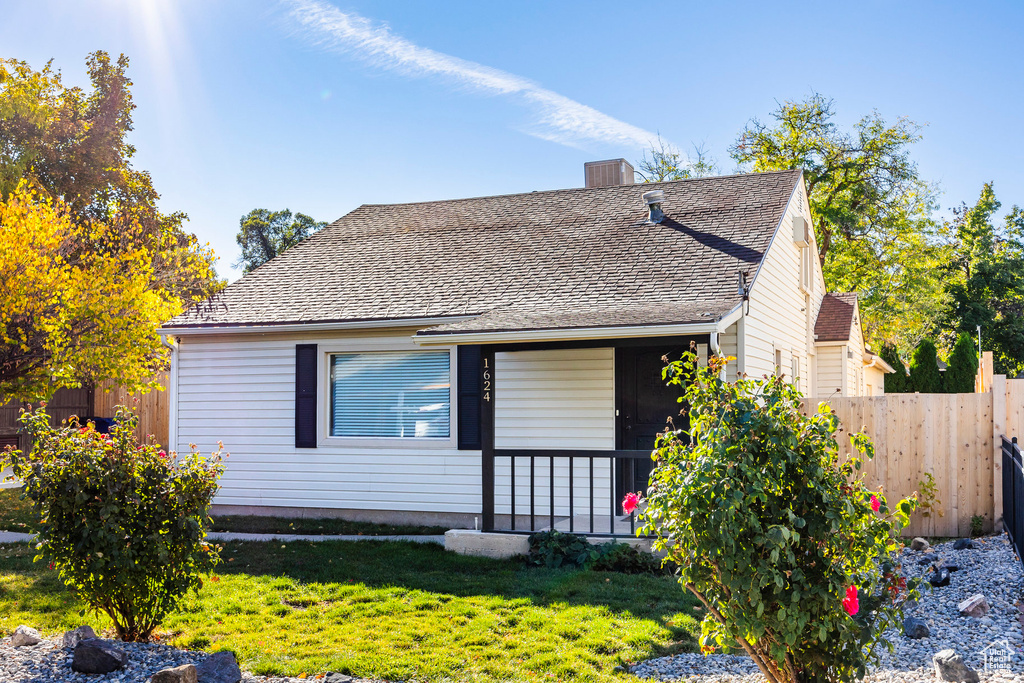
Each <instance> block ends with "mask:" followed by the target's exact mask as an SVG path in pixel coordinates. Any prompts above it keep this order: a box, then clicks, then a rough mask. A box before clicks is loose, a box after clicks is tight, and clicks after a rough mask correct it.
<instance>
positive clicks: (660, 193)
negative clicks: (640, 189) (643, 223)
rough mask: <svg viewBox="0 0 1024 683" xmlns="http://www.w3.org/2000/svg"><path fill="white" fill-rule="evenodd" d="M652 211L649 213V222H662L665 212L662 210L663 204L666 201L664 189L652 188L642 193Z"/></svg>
mask: <svg viewBox="0 0 1024 683" xmlns="http://www.w3.org/2000/svg"><path fill="white" fill-rule="evenodd" d="M641 196H642V197H643V198H644V202H645V203H646V204H647V208H648V210H649V211H650V213H649V214H648V215H647V222H648V223H660V222H661V219H663V218H664V217H665V214H664V213H662V211H661V204H662V202H664V201H665V192H664V190H651V191H650V192H644V193H643V194H642V195H641Z"/></svg>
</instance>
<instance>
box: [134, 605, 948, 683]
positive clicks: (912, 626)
mask: <svg viewBox="0 0 1024 683" xmlns="http://www.w3.org/2000/svg"><path fill="white" fill-rule="evenodd" d="M931 634H932V631H931V629H930V628H928V624H927V623H926V622H925V620H924V619H918V618H917V617H907V618H906V619H904V620H903V635H905V636H906V637H907V638H913V639H914V640H917V639H919V638H927V637H928V636H930V635H931ZM154 683H156V682H155V681H154Z"/></svg>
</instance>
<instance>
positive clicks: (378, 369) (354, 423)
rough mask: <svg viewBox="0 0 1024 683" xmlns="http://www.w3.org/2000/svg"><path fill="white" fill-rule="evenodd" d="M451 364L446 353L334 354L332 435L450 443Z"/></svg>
mask: <svg viewBox="0 0 1024 683" xmlns="http://www.w3.org/2000/svg"><path fill="white" fill-rule="evenodd" d="M450 365H451V360H450V355H449V353H448V352H447V351H414V352H382V353H337V354H333V355H331V363H330V367H331V397H330V403H331V406H330V413H331V415H330V430H329V431H330V435H331V436H341V437H371V438H374V437H375V438H387V439H429V438H438V439H440V438H444V439H446V438H448V437H449V436H450V434H451V372H450Z"/></svg>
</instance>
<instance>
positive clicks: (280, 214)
mask: <svg viewBox="0 0 1024 683" xmlns="http://www.w3.org/2000/svg"><path fill="white" fill-rule="evenodd" d="M325 225H327V223H325V222H322V221H315V220H313V219H312V218H310V217H309V216H307V215H306V214H304V213H297V214H295V218H294V219H293V218H292V212H291V211H289V210H288V209H285V210H284V211H267V210H266V209H253V210H252V211H250V212H249V213H247V214H246V215H244V216H242V219H241V220H240V221H239V230H238V235H237V236H236V237H235V241H236V242H238V246H240V247H241V248H242V255H241V256H240V257H239V259H238V262H237V263H236V264H235V265H236V266H241V267H242V270H243V272H246V273H249V272H252V271H253V270H256V269H257V268H259V267H260V266H262V265H263V264H264V263H266V262H267V261H269V260H270V259H272V258H274V257H275V256H277V255H278V254H281V253H282V252H284V251H285V250H286V249H290V248H291V247H294V246H295V245H296V244H298V243H299V242H301V241H302V240H304V239H306V238H307V237H309V236H310V235H312V234H313V233H314V232H316V231H317V230H319V229H320V228H322V227H324V226H325Z"/></svg>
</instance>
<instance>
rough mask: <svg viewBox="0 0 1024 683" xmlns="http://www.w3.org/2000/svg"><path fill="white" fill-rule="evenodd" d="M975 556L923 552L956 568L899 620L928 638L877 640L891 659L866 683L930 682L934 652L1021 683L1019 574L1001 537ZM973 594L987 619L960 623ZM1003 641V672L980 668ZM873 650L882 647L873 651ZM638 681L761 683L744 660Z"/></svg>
mask: <svg viewBox="0 0 1024 683" xmlns="http://www.w3.org/2000/svg"><path fill="white" fill-rule="evenodd" d="M975 542H976V543H977V545H978V546H979V547H978V548H976V549H968V550H953V543H952V542H949V543H942V544H939V545H937V546H933V547H932V548H931V549H930V550H929V551H928V552H931V553H936V554H938V556H939V558H940V560H946V561H947V562H952V563H954V564H957V565H959V567H960V569H959V571H955V572H952V577H951V581H950V584H949V585H948V586H945V587H943V588H934V589H932V590H930V591H929V590H927V589H928V586H924V587H923V589H922V591H921V592H922V597H921V600H920V602H919V603H918V605H916V606H915V607H913V608H911V609H909V610H907V611H906V614H908V615H913V616H916V617H918V618H921V619H924V620H925V621H926V622H927V623H928V627H929V628H930V630H931V636H930V637H927V638H922V639H920V640H912V639H910V638H907V637H906V636H904V635H903V631H902V629H900V630H892V631H888V632H887V633H886V634H885V636H886V638H887V639H888V640H889V641H890V642H892V644H893V646H894V648H895V652H894V653H893V654H892V655H891V656H890V655H889V654H888V653H886V654H885V660H884V662H883V665H882V666H881V667H880V668H878V669H877V670H875V671H871V672H870V673H869V675H868V677H867V678H866V679H865V680H867V681H869V683H911V682H913V683H919V682H923V681H935V680H936V677H935V669H934V667H933V665H932V655H934V654H935V653H936V652H938V651H940V650H944V649H947V648H951V649H953V650H956V651H957V652H958V653H959V654H960V655H961V656H963V658H964V661H965V662H966V663H967V665H968V666H970V667H971V668H973V669H975V670H976V671H978V674H979V675H980V676H981V680H982V681H991V682H992V683H1002V682H1004V681H1007V682H1009V681H1012V682H1013V683H1024V639H1022V636H1021V623H1022V622H1021V612H1020V611H1019V610H1018V607H1017V604H1018V601H1020V600H1021V599H1022V597H1024V571H1022V568H1021V563H1020V561H1019V560H1017V558H1016V556H1015V555H1014V553H1013V550H1012V548H1011V546H1010V542H1009V540H1008V539H1007V537H1006V536H1005V535H1002V536H990V537H987V538H979V539H975ZM924 555H925V553H922V552H916V551H912V550H909V549H907V550H905V551H904V554H903V557H902V566H903V570H902V571H903V573H904V575H905V576H908V577H910V576H921V575H922V574H923V573H924V571H925V570H926V569H927V568H928V565H923V566H922V565H919V564H918V560H919V559H921V558H922V557H923V556H924ZM975 593H982V594H984V595H985V597H986V598H987V599H988V602H989V604H990V605H991V608H992V609H991V612H990V613H989V615H988V616H987V617H984V618H982V619H975V618H973V617H962V616H960V613H959V611H958V610H957V604H958V603H959V602H960V601H962V600H964V599H965V598H968V597H970V596H972V595H974V594H975ZM1002 639H1005V640H1006V641H1007V644H1008V645H1009V647H1010V648H1012V649H1013V651H1014V653H1015V654H1014V656H1013V658H1012V660H1011V661H1010V663H1009V665H1008V666H1000V667H999V668H996V667H994V666H993V667H990V668H989V669H986V667H985V655H984V654H983V650H984V649H985V648H986V647H988V646H990V645H992V644H993V643H995V642H996V641H999V640H1002ZM880 647H883V646H882V645H881V644H880ZM631 671H632V673H633V674H635V675H636V676H638V677H640V678H647V679H655V680H660V681H679V680H684V681H689V682H690V683H713V682H716V683H717V682H721V683H764V680H765V679H764V676H762V675H761V673H760V672H759V671H758V670H757V667H756V666H755V665H754V663H753V662H752V661H750V659H749V658H748V657H746V656H742V657H741V656H738V655H721V654H713V655H710V656H707V657H705V656H703V655H700V654H681V655H675V656H671V657H661V658H658V659H651V660H648V661H645V662H641V663H640V664H637V665H635V666H633V667H632V668H631Z"/></svg>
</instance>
